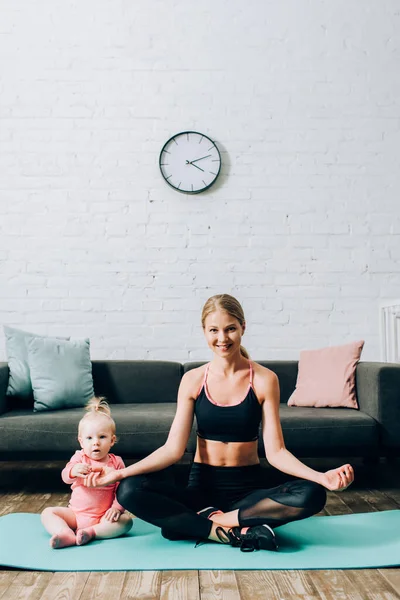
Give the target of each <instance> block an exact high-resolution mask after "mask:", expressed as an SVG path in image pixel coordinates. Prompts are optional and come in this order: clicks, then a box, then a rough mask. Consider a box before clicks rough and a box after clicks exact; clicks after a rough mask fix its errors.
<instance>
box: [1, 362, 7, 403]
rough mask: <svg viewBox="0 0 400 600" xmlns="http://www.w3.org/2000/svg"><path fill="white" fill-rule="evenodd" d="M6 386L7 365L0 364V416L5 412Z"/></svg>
mask: <svg viewBox="0 0 400 600" xmlns="http://www.w3.org/2000/svg"><path fill="white" fill-rule="evenodd" d="M7 384H8V364H7V363H3V362H0V415H2V414H3V413H4V412H6V408H7V402H6V391H7Z"/></svg>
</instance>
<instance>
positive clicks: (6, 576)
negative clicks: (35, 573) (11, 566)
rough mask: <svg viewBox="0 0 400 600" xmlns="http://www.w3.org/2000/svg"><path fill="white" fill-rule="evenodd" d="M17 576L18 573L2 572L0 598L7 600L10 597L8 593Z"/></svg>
mask: <svg viewBox="0 0 400 600" xmlns="http://www.w3.org/2000/svg"><path fill="white" fill-rule="evenodd" d="M17 575H18V571H0V598H4V600H7V598H8V597H9V596H8V594H7V593H6V592H7V590H8V589H9V587H10V585H11V584H12V582H13V581H14V579H15V578H16V576H17Z"/></svg>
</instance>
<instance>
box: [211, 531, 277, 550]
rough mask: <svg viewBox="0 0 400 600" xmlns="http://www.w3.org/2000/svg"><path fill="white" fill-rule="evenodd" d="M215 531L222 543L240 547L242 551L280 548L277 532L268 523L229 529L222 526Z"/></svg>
mask: <svg viewBox="0 0 400 600" xmlns="http://www.w3.org/2000/svg"><path fill="white" fill-rule="evenodd" d="M215 533H216V534H217V536H218V538H219V540H220V541H221V542H222V543H224V544H230V545H231V546H233V547H234V548H240V550H241V551H242V552H253V551H254V550H272V551H275V550H277V549H278V544H277V542H276V536H275V533H274V531H273V529H271V527H269V526H268V525H256V526H255V527H232V528H231V529H228V531H226V530H225V529H223V528H222V527H217V529H216V531H215Z"/></svg>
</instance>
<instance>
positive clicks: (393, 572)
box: [378, 567, 400, 594]
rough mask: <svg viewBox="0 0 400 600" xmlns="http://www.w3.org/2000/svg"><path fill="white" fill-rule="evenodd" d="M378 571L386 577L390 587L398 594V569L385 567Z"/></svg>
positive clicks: (399, 584) (399, 586) (399, 575)
mask: <svg viewBox="0 0 400 600" xmlns="http://www.w3.org/2000/svg"><path fill="white" fill-rule="evenodd" d="M378 571H379V573H380V574H381V575H382V577H384V578H385V579H386V581H387V582H388V583H389V584H390V585H391V586H392V588H393V589H394V590H395V591H396V592H397V593H398V594H400V569H399V568H397V567H391V568H387V569H378Z"/></svg>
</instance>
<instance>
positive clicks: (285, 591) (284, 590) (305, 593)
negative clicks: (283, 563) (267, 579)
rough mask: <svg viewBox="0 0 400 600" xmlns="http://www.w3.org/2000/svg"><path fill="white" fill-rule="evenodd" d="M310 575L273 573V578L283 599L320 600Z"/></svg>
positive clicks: (302, 572) (305, 573)
mask: <svg viewBox="0 0 400 600" xmlns="http://www.w3.org/2000/svg"><path fill="white" fill-rule="evenodd" d="M308 574H309V571H295V570H290V571H286V570H285V571H272V572H271V577H272V578H273V580H274V581H275V584H276V586H277V588H278V590H279V594H280V597H281V598H290V600H296V599H299V600H300V599H301V600H320V595H319V593H318V590H317V588H316V586H315V585H314V583H313V581H312V579H311V578H310V577H309V576H308Z"/></svg>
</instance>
